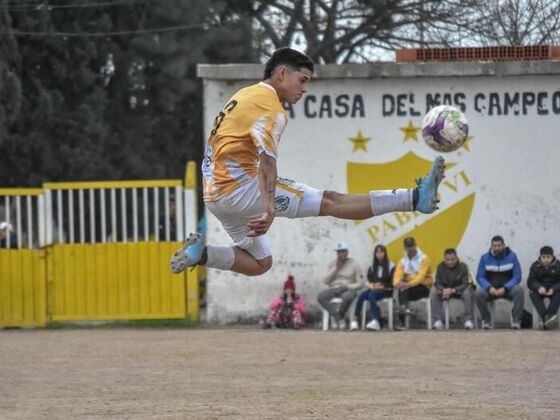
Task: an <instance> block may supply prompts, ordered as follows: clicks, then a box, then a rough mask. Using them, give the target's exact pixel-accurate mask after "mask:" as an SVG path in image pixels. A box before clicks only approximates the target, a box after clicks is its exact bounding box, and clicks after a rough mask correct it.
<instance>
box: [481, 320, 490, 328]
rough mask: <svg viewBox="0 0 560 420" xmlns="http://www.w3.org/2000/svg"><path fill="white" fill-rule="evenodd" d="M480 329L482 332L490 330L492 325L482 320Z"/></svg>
mask: <svg viewBox="0 0 560 420" xmlns="http://www.w3.org/2000/svg"><path fill="white" fill-rule="evenodd" d="M482 329H483V330H491V329H492V323H491V322H490V321H484V320H482Z"/></svg>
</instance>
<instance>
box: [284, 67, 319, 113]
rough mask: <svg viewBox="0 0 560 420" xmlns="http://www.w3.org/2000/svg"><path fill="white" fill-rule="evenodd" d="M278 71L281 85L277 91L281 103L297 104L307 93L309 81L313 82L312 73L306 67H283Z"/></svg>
mask: <svg viewBox="0 0 560 420" xmlns="http://www.w3.org/2000/svg"><path fill="white" fill-rule="evenodd" d="M278 70H279V79H280V83H279V86H278V89H277V91H278V96H279V97H280V101H281V102H284V101H286V102H289V103H290V104H295V103H296V102H297V101H299V100H300V99H301V98H302V96H303V95H304V94H305V92H307V89H308V88H309V81H310V80H311V72H310V71H309V69H306V68H305V67H302V68H301V69H290V68H288V67H283V66H282V67H280V68H279V69H278Z"/></svg>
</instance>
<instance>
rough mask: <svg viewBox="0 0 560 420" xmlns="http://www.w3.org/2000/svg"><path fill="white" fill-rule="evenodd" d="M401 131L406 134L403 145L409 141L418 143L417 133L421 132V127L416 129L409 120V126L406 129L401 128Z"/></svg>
mask: <svg viewBox="0 0 560 420" xmlns="http://www.w3.org/2000/svg"><path fill="white" fill-rule="evenodd" d="M399 130H401V131H402V132H403V133H404V140H403V143H406V142H407V141H408V140H414V141H415V142H418V135H417V133H418V131H419V130H420V127H416V126H415V125H414V124H413V123H412V120H408V125H407V126H406V127H399Z"/></svg>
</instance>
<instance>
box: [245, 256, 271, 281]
mask: <svg viewBox="0 0 560 420" xmlns="http://www.w3.org/2000/svg"><path fill="white" fill-rule="evenodd" d="M255 261H256V262H257V264H255V266H254V267H253V269H252V270H251V271H250V272H249V273H246V274H247V275H248V276H260V275H261V274H264V273H266V272H267V271H268V270H270V269H271V268H272V257H266V258H263V259H262V260H255Z"/></svg>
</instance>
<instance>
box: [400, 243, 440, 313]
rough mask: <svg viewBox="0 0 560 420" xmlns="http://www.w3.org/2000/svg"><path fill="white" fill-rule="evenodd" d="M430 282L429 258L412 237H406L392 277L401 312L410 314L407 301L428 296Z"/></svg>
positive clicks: (431, 278)
mask: <svg viewBox="0 0 560 420" xmlns="http://www.w3.org/2000/svg"><path fill="white" fill-rule="evenodd" d="M432 282H433V277H432V268H431V267H430V260H429V259H428V257H427V255H425V254H424V253H423V252H422V251H421V250H420V248H418V246H417V245H416V240H415V239H414V238H411V237H409V238H406V239H405V240H404V257H402V258H401V260H400V261H399V263H398V264H397V268H396V269H395V275H394V277H393V285H394V286H395V289H396V290H397V291H398V296H399V305H400V312H401V314H404V315H410V314H411V311H410V309H409V308H408V302H410V301H416V300H419V299H422V298H426V297H428V296H430V288H431V287H432Z"/></svg>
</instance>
